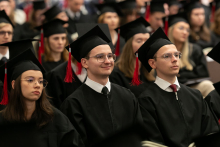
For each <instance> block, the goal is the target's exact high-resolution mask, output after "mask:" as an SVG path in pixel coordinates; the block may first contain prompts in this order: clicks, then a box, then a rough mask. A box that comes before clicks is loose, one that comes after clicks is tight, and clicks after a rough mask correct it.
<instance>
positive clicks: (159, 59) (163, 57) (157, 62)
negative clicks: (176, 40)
mask: <svg viewBox="0 0 220 147" xmlns="http://www.w3.org/2000/svg"><path fill="white" fill-rule="evenodd" d="M178 53H179V52H178V50H177V49H176V46H175V45H173V44H170V45H165V46H163V47H161V48H160V49H159V50H158V51H157V53H156V54H155V55H154V57H155V58H154V59H150V60H152V61H153V66H152V68H154V69H156V71H157V75H158V76H159V77H161V78H164V79H167V77H173V76H176V75H177V74H178V73H179V63H180V62H179V60H180V59H179V57H176V56H175V55H177V54H178ZM169 54H172V56H170V57H171V58H169V57H168V56H167V55H169Z"/></svg>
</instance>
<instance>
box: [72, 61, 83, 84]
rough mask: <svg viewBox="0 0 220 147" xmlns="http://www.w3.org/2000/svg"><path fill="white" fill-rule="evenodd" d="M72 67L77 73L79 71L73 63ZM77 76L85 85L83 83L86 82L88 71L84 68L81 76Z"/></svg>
mask: <svg viewBox="0 0 220 147" xmlns="http://www.w3.org/2000/svg"><path fill="white" fill-rule="evenodd" d="M71 66H72V69H73V71H74V72H75V73H76V70H77V67H76V65H75V64H74V63H73V62H71ZM76 76H77V77H78V78H79V80H80V81H81V82H82V83H83V82H84V81H85V79H86V77H87V71H86V69H85V68H82V72H81V74H80V75H76Z"/></svg>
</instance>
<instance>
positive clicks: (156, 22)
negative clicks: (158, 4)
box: [149, 12, 165, 31]
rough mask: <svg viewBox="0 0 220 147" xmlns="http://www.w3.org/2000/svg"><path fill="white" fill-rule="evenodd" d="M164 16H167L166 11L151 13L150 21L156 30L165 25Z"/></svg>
mask: <svg viewBox="0 0 220 147" xmlns="http://www.w3.org/2000/svg"><path fill="white" fill-rule="evenodd" d="M164 16H165V13H162V12H154V13H153V14H151V15H150V17H149V21H150V24H151V27H152V29H153V30H154V31H156V30H157V29H158V28H159V27H162V26H163V20H162V18H163V17H164Z"/></svg>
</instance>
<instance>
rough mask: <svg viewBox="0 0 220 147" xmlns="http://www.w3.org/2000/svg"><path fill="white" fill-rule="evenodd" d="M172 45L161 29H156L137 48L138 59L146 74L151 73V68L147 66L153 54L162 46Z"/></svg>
mask: <svg viewBox="0 0 220 147" xmlns="http://www.w3.org/2000/svg"><path fill="white" fill-rule="evenodd" d="M168 44H173V43H172V42H170V40H169V39H168V38H167V36H166V34H165V33H164V31H163V30H162V29H161V28H158V29H157V30H156V31H155V32H154V33H153V35H151V37H150V38H149V39H148V40H147V41H146V42H145V43H144V44H143V45H142V46H141V47H140V48H139V50H138V51H137V52H138V58H139V60H140V61H141V63H142V64H143V65H144V66H145V68H146V69H147V71H148V72H150V71H151V69H152V68H151V66H150V65H149V64H148V60H149V59H153V57H154V55H155V53H156V52H157V51H158V50H159V49H160V48H161V47H162V46H164V45H168Z"/></svg>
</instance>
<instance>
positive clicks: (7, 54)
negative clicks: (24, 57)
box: [0, 49, 9, 60]
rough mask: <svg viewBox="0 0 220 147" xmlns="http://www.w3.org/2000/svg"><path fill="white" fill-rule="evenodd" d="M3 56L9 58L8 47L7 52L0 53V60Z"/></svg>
mask: <svg viewBox="0 0 220 147" xmlns="http://www.w3.org/2000/svg"><path fill="white" fill-rule="evenodd" d="M3 57H6V58H7V59H9V50H8V49H7V52H6V54H5V55H2V54H0V60H1V59H2V58H3Z"/></svg>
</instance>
